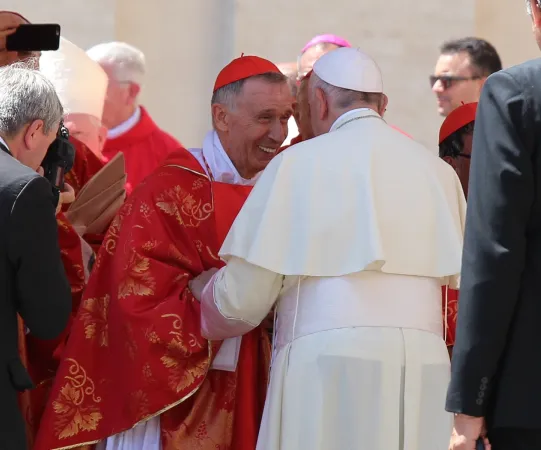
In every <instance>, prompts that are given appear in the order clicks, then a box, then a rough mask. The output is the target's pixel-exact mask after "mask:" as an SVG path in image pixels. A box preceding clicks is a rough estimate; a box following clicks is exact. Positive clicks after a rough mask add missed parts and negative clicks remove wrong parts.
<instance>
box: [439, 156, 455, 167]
mask: <svg viewBox="0 0 541 450" xmlns="http://www.w3.org/2000/svg"><path fill="white" fill-rule="evenodd" d="M442 159H443V160H444V161H445V162H446V163H447V164H449V165H450V166H451V167H452V168H453V169H455V170H456V158H453V157H452V156H444V157H443V158H442Z"/></svg>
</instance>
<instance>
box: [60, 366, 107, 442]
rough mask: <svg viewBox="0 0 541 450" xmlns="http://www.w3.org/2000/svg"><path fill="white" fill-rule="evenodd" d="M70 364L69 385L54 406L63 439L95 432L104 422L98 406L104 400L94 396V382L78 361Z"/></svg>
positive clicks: (64, 388)
mask: <svg viewBox="0 0 541 450" xmlns="http://www.w3.org/2000/svg"><path fill="white" fill-rule="evenodd" d="M66 362H67V363H68V364H70V367H69V375H67V376H66V377H65V379H66V380H68V382H67V383H66V384H65V385H64V386H63V387H62V388H61V389H60V392H59V394H58V396H57V398H56V399H55V400H54V401H53V404H52V406H53V409H54V411H55V413H56V421H55V432H56V434H57V435H58V437H59V438H60V439H66V438H69V437H71V436H75V435H76V434H78V433H79V432H80V431H94V430H95V429H96V428H97V426H98V423H99V421H100V420H101V419H102V415H101V413H100V409H99V407H98V406H97V405H98V404H99V403H101V398H100V397H97V396H96V395H95V393H94V391H95V387H94V382H93V381H92V379H91V378H89V377H88V376H87V374H86V371H85V370H84V369H83V367H81V365H80V364H79V363H78V362H77V361H75V360H74V359H71V358H68V359H67V360H66ZM89 398H90V399H91V402H89V401H88V399H89ZM83 404H85V405H86V406H83Z"/></svg>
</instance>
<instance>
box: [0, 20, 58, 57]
mask: <svg viewBox="0 0 541 450" xmlns="http://www.w3.org/2000/svg"><path fill="white" fill-rule="evenodd" d="M59 46H60V25H58V24H55V23H41V24H30V23H28V24H22V25H19V26H18V27H17V30H16V31H15V33H13V34H10V35H9V36H7V37H6V50H7V51H9V52H39V51H46V50H58V47H59Z"/></svg>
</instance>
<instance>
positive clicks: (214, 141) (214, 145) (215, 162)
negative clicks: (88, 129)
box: [194, 131, 259, 186]
mask: <svg viewBox="0 0 541 450" xmlns="http://www.w3.org/2000/svg"><path fill="white" fill-rule="evenodd" d="M202 153H203V157H204V158H205V161H206V162H207V164H208V167H209V169H210V171H211V172H212V176H213V177H214V180H215V181H219V182H222V183H229V184H240V185H243V186H253V185H254V184H255V182H256V180H257V178H258V177H259V174H257V175H256V176H255V177H254V178H251V179H246V178H243V177H241V175H240V174H239V171H238V170H237V168H236V167H235V166H234V164H233V162H232V161H231V159H230V158H229V156H228V155H227V153H226V152H225V150H224V147H223V145H222V143H221V142H220V138H219V137H218V134H217V133H216V132H215V131H211V132H209V133H208V134H207V135H206V137H205V140H204V141H203V150H202ZM194 156H196V155H194ZM196 157H197V156H196ZM205 169H206V168H205Z"/></svg>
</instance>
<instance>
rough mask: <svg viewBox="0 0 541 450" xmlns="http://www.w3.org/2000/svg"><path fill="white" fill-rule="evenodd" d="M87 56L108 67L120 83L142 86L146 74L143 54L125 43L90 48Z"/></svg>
mask: <svg viewBox="0 0 541 450" xmlns="http://www.w3.org/2000/svg"><path fill="white" fill-rule="evenodd" d="M86 53H87V55H88V56H89V57H90V58H91V59H92V60H94V61H96V62H97V63H98V64H100V65H106V66H109V67H110V68H111V69H112V72H113V77H114V79H115V80H116V81H118V82H120V83H125V82H130V83H135V84H138V85H139V86H142V85H143V82H144V79H145V72H146V64H145V55H144V54H143V52H142V51H141V50H139V49H137V48H135V47H134V46H132V45H130V44H126V43H125V42H106V43H104V44H98V45H95V46H94V47H92V48H90V49H89V50H88V51H87V52H86Z"/></svg>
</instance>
